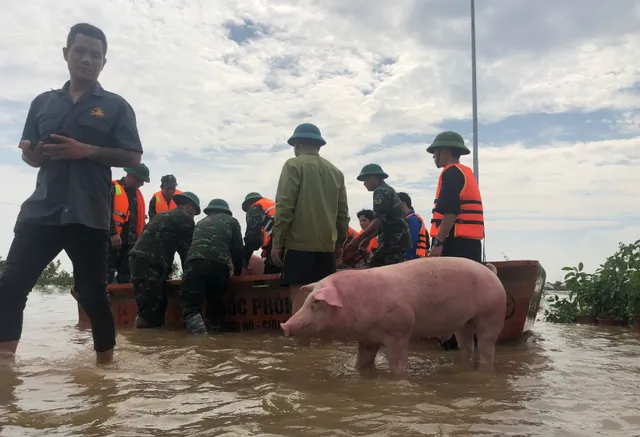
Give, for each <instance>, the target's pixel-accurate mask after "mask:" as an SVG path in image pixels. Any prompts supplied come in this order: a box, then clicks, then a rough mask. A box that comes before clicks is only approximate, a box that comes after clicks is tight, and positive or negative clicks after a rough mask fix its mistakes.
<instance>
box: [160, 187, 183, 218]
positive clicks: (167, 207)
mask: <svg viewBox="0 0 640 437" xmlns="http://www.w3.org/2000/svg"><path fill="white" fill-rule="evenodd" d="M175 194H182V191H180V190H176V193H175ZM154 197H155V198H156V213H157V214H160V213H161V212H165V211H171V210H172V209H175V208H177V205H176V203H175V202H174V201H173V197H172V198H171V200H170V201H169V203H167V199H165V198H164V194H162V191H158V192H157V193H155V194H154Z"/></svg>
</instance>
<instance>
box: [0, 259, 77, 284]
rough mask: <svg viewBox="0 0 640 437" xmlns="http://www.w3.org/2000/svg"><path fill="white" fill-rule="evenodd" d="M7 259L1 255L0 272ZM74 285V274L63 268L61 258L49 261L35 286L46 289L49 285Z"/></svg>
mask: <svg viewBox="0 0 640 437" xmlns="http://www.w3.org/2000/svg"><path fill="white" fill-rule="evenodd" d="M4 263H5V260H4V259H3V258H2V257H1V256H0V272H1V271H2V269H3V267H4ZM72 286H73V275H72V274H71V273H69V272H67V271H66V270H65V269H63V268H62V263H61V262H60V260H55V261H52V262H50V263H49V265H47V267H46V268H45V269H44V270H43V271H42V274H41V275H40V277H39V278H38V282H36V286H35V288H37V289H41V290H42V289H45V288H47V287H59V288H69V287H72Z"/></svg>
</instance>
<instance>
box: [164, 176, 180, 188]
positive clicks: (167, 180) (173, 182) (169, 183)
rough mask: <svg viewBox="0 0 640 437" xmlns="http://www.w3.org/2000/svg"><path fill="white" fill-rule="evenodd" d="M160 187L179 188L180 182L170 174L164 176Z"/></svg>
mask: <svg viewBox="0 0 640 437" xmlns="http://www.w3.org/2000/svg"><path fill="white" fill-rule="evenodd" d="M160 185H163V186H165V187H177V186H178V181H177V179H176V177H175V176H174V175H172V174H168V175H164V176H162V178H161V179H160Z"/></svg>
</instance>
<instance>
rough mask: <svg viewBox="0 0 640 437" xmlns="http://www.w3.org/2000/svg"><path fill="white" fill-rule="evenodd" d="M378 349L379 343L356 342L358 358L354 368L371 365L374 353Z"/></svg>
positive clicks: (369, 366) (374, 359)
mask: <svg viewBox="0 0 640 437" xmlns="http://www.w3.org/2000/svg"><path fill="white" fill-rule="evenodd" d="M379 349H380V345H379V344H375V343H367V342H363V341H359V342H358V358H357V359H356V369H358V370H364V369H368V368H371V367H373V364H374V363H375V361H376V355H377V354H378V350H379Z"/></svg>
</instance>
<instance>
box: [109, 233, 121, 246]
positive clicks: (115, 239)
mask: <svg viewBox="0 0 640 437" xmlns="http://www.w3.org/2000/svg"><path fill="white" fill-rule="evenodd" d="M111 247H113V248H114V249H120V247H122V239H121V238H120V235H118V234H116V235H113V236H112V237H111Z"/></svg>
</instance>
